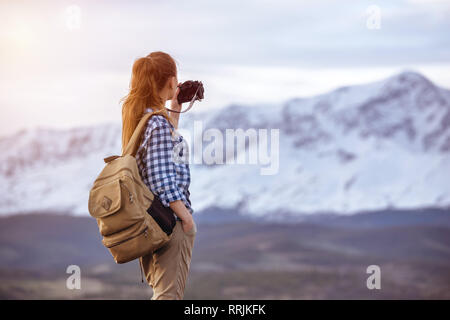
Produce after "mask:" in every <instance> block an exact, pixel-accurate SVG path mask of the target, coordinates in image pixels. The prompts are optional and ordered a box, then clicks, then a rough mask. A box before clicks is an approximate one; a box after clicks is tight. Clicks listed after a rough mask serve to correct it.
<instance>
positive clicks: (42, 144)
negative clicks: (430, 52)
mask: <svg viewBox="0 0 450 320" xmlns="http://www.w3.org/2000/svg"><path fill="white" fill-rule="evenodd" d="M200 103H201V102H200ZM182 117H183V119H182V120H181V123H180V124H181V127H183V128H185V129H184V130H181V131H182V133H184V134H185V135H191V137H192V138H191V139H190V141H191V147H190V152H191V153H192V154H194V149H195V146H194V144H198V143H200V142H202V143H203V148H202V149H201V150H203V151H205V150H207V146H208V143H209V142H208V141H206V140H205V137H204V136H202V134H203V133H204V132H206V130H207V129H210V128H216V129H218V130H219V131H220V132H223V133H225V132H226V131H225V130H226V129H233V128H242V129H244V130H247V129H252V128H254V129H260V128H267V129H279V153H278V155H279V169H278V172H277V173H276V174H274V175H261V174H260V173H261V165H258V164H256V165H255V164H245V165H243V164H227V165H220V164H219V165H217V164H216V165H206V164H192V165H191V171H192V184H191V189H190V191H191V196H192V198H191V199H192V203H193V207H194V210H195V211H196V212H201V211H202V210H203V209H206V208H208V207H213V206H216V207H221V208H236V207H238V208H240V209H241V210H242V211H243V212H246V213H248V214H252V215H257V216H264V215H271V214H277V213H293V214H306V213H316V212H330V211H331V212H334V213H342V214H345V213H347V214H348V213H356V212H359V211H362V210H375V209H383V208H386V207H395V208H415V207H424V206H435V207H449V206H450V91H449V90H446V89H443V88H439V87H437V86H436V85H434V84H433V83H431V82H430V81H429V80H428V79H426V78H425V77H423V76H422V75H420V74H417V73H414V72H404V73H401V74H398V75H395V76H393V77H390V78H388V79H385V80H383V81H378V82H374V83H370V84H364V85H358V86H352V87H343V88H339V89H337V90H334V91H332V92H329V93H325V94H322V95H319V96H315V97H310V98H297V99H291V100H289V101H285V102H283V103H280V104H279V105H264V106H239V105H231V106H228V107H224V108H222V109H219V110H212V111H211V112H207V113H193V112H191V113H188V114H186V115H183V116H182ZM195 121H201V126H202V127H203V131H198V130H197V132H196V131H195V129H194V123H197V124H198V123H200V122H195ZM197 129H198V126H197ZM216 131H217V130H216ZM120 134H121V132H120V124H103V125H98V126H95V127H82V128H76V129H71V130H65V131H63V130H50V129H42V128H37V129H32V130H31V129H30V130H23V131H21V132H18V133H17V134H15V135H12V136H8V137H3V138H1V139H0V150H1V151H2V153H1V154H0V181H1V182H2V183H1V184H0V214H12V213H21V212H29V211H35V210H52V211H64V212H70V213H74V214H84V215H87V214H88V211H87V200H88V193H89V189H90V187H91V185H92V183H93V181H94V179H95V178H96V176H97V175H98V173H99V172H100V171H101V169H102V168H103V166H104V163H103V158H104V157H106V156H109V155H113V154H119V153H120ZM224 136H225V135H224ZM269 137H270V133H269ZM257 148H258V145H257V144H255V143H252V142H251V141H249V143H248V144H247V145H246V147H242V146H241V148H240V149H239V152H238V154H239V155H241V156H242V155H245V154H246V151H247V152H257ZM205 152H206V151H205Z"/></svg>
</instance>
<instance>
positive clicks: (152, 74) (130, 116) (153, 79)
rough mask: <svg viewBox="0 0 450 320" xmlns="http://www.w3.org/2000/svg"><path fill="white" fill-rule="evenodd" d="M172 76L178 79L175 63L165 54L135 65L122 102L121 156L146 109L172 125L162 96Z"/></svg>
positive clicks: (148, 57)
mask: <svg viewBox="0 0 450 320" xmlns="http://www.w3.org/2000/svg"><path fill="white" fill-rule="evenodd" d="M173 76H177V66H176V62H175V60H174V59H173V58H172V57H171V56H170V55H169V54H167V53H165V52H161V51H155V52H152V53H150V54H149V55H148V56H146V57H143V58H139V59H137V60H136V61H135V62H134V64H133V69H132V74H131V81H130V89H129V93H128V94H127V95H126V96H125V97H123V98H122V99H121V101H123V105H122V152H123V150H124V149H125V147H126V145H127V143H128V141H130V138H131V136H132V135H133V131H134V129H136V127H137V125H138V123H139V120H140V119H141V118H142V116H143V115H144V111H145V108H147V107H150V108H152V109H153V113H155V114H161V115H163V116H164V117H166V119H167V120H168V121H171V119H170V117H169V115H168V113H167V111H166V109H165V101H163V99H162V98H161V97H160V95H159V93H160V91H161V90H162V89H163V88H164V86H165V85H166V83H167V81H168V79H169V78H170V77H173Z"/></svg>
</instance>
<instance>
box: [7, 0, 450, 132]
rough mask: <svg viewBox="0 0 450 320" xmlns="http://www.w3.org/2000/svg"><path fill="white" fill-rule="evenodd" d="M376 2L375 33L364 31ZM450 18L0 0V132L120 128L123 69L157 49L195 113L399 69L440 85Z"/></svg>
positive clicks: (197, 0)
mask: <svg viewBox="0 0 450 320" xmlns="http://www.w3.org/2000/svg"><path fill="white" fill-rule="evenodd" d="M374 4H375V5H377V6H378V8H379V9H380V10H381V29H377V30H371V29H368V28H367V26H366V22H367V19H368V13H367V8H368V7H369V6H370V5H374ZM72 5H75V6H77V7H76V8H79V9H80V13H81V14H80V16H79V17H80V19H79V20H78V19H77V18H76V13H73V11H71V12H72V13H71V12H68V11H67V8H68V7H70V6H72ZM74 17H75V20H73V19H74ZM449 18H450V1H442V0H441V1H439V0H428V1H425V0H408V1H407V0H403V1H298V0H297V1H261V0H259V1H256V0H255V1H249V0H241V1H234V0H228V1H206V0H203V1H201V0H192V1H170V0H165V1H136V2H133V1H126V2H125V1H124V2H119V1H47V2H45V1H39V2H37V1H10V2H6V1H2V2H1V3H0V48H1V50H0V70H1V73H0V108H1V114H2V116H1V120H2V122H1V127H0V134H1V135H3V134H8V133H12V132H15V131H16V130H19V129H21V128H25V127H31V126H51V127H71V126H77V125H84V124H93V123H98V122H102V121H116V122H119V121H120V105H119V104H118V101H119V99H120V98H121V97H122V96H123V95H124V94H125V93H126V90H127V87H128V81H129V77H130V71H131V65H132V63H133V61H134V59H136V58H137V57H139V56H143V55H146V54H148V53H149V52H151V51H155V50H162V51H166V52H168V53H170V54H171V55H172V56H173V57H174V58H175V59H176V60H177V61H178V63H179V66H180V69H179V79H180V81H184V80H188V79H194V80H201V81H202V82H203V83H204V85H205V99H204V100H203V101H202V102H200V103H198V104H196V106H195V109H196V110H208V109H209V108H217V107H221V106H225V105H227V104H229V103H244V104H259V103H265V102H267V103H277V102H283V101H285V100H287V99H289V98H292V97H298V96H308V95H313V94H317V93H321V92H324V91H327V90H330V89H333V88H335V87H337V86H342V85H351V84H356V83H361V82H369V81H374V80H378V79H381V78H383V77H387V76H390V75H392V74H394V73H396V72H400V71H401V70H404V69H410V70H411V69H412V70H416V71H419V72H422V73H424V74H425V75H426V76H427V77H429V78H430V79H431V80H433V81H435V82H436V83H437V84H439V85H441V86H444V87H448V88H450V37H449V36H448V33H449V32H448V30H450V22H449V21H450V19H449ZM74 21H75V23H74ZM78 22H79V23H78ZM74 26H75V28H74Z"/></svg>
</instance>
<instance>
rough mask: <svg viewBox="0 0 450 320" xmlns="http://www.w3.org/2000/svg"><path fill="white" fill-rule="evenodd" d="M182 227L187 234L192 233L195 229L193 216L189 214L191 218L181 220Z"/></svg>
mask: <svg viewBox="0 0 450 320" xmlns="http://www.w3.org/2000/svg"><path fill="white" fill-rule="evenodd" d="M181 225H182V227H183V231H184V232H185V233H187V232H189V231H191V229H192V228H193V227H194V218H192V214H189V216H187V217H185V218H184V219H183V220H181Z"/></svg>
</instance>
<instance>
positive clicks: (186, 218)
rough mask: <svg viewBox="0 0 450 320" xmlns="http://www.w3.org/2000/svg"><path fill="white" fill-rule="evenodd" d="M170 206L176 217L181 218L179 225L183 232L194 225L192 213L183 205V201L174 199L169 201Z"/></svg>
mask: <svg viewBox="0 0 450 320" xmlns="http://www.w3.org/2000/svg"><path fill="white" fill-rule="evenodd" d="M169 206H170V208H172V210H173V211H174V212H175V214H176V215H177V216H178V218H180V219H181V226H182V228H183V231H184V232H189V231H190V230H191V228H192V227H193V226H194V219H193V218H192V214H191V213H190V212H189V210H188V209H187V208H186V206H185V205H184V203H183V201H181V200H175V201H172V202H170V203H169Z"/></svg>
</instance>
